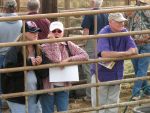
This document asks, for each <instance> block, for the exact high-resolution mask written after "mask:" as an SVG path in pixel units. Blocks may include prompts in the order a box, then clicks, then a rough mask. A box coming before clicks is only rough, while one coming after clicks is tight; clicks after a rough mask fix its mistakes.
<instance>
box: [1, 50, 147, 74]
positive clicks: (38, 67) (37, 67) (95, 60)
mask: <svg viewBox="0 0 150 113" xmlns="http://www.w3.org/2000/svg"><path fill="white" fill-rule="evenodd" d="M142 57H150V53H143V54H139V55H134V56H131V57H121V58H101V59H99V58H97V59H90V60H88V61H76V62H66V63H53V64H44V65H38V66H25V67H17V68H4V69H0V73H9V72H18V71H27V70H36V69H45V68H51V67H59V66H69V65H79V64H89V63H98V62H102V61H116V60H127V59H132V58H142Z"/></svg>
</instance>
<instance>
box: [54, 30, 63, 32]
mask: <svg viewBox="0 0 150 113" xmlns="http://www.w3.org/2000/svg"><path fill="white" fill-rule="evenodd" d="M56 32H57V33H61V32H62V31H61V30H53V31H52V33H56Z"/></svg>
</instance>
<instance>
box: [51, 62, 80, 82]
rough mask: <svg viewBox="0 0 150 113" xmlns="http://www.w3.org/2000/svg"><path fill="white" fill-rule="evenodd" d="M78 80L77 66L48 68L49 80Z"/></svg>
mask: <svg viewBox="0 0 150 113" xmlns="http://www.w3.org/2000/svg"><path fill="white" fill-rule="evenodd" d="M69 81H79V72H78V66H77V65H73V66H65V67H64V68H60V67H55V68H50V69H49V82H69Z"/></svg>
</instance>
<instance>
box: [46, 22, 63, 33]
mask: <svg viewBox="0 0 150 113" xmlns="http://www.w3.org/2000/svg"><path fill="white" fill-rule="evenodd" d="M55 29H59V30H61V31H64V26H63V24H62V22H60V21H54V22H52V23H51V24H50V27H49V30H50V31H53V30H55Z"/></svg>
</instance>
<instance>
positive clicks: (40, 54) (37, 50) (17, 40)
mask: <svg viewBox="0 0 150 113" xmlns="http://www.w3.org/2000/svg"><path fill="white" fill-rule="evenodd" d="M23 41H26V37H25V39H24V37H23V34H20V35H19V36H18V37H17V39H16V42H23ZM34 47H35V52H36V54H37V56H42V50H41V47H40V46H39V45H34ZM22 54H23V52H22ZM28 56H29V51H28V48H27V46H26V58H28Z"/></svg>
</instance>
